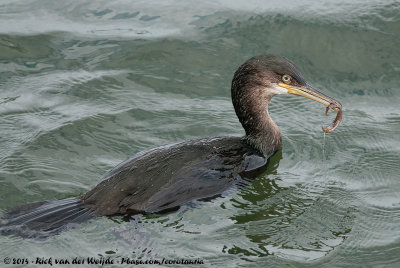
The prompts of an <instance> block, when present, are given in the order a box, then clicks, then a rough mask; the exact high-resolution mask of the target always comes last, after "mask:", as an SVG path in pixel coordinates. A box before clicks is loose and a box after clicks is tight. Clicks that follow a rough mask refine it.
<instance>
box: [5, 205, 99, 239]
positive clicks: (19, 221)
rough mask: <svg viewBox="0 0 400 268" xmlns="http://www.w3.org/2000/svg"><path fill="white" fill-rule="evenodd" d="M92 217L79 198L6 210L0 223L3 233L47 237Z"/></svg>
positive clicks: (26, 236)
mask: <svg viewBox="0 0 400 268" xmlns="http://www.w3.org/2000/svg"><path fill="white" fill-rule="evenodd" d="M92 217H93V211H92V210H90V209H88V208H85V207H84V206H83V202H82V200H81V199H80V198H76V197H75V198H67V199H63V200H53V201H44V202H38V203H31V204H26V205H22V206H20V207H17V208H15V209H12V210H9V211H6V212H5V213H4V215H3V217H2V222H1V224H0V229H1V233H2V234H3V235H8V234H14V235H18V236H21V237H25V238H39V239H40V238H47V237H48V236H51V235H55V234H58V233H60V232H62V231H64V230H66V229H69V228H73V227H74V226H76V225H77V224H79V223H82V222H84V221H87V220H89V219H90V218H92Z"/></svg>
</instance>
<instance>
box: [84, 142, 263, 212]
mask: <svg viewBox="0 0 400 268" xmlns="http://www.w3.org/2000/svg"><path fill="white" fill-rule="evenodd" d="M267 160H268V157H266V156H264V155H263V154H262V153H260V152H258V151H257V150H255V149H253V147H251V146H250V145H249V144H248V143H247V142H246V140H245V139H243V138H239V137H216V138H203V139H197V140H191V141H185V142H181V143H177V144H173V145H168V146H162V147H157V148H155V149H151V150H149V151H146V152H143V153H140V154H138V155H135V156H134V157H133V158H131V159H129V160H127V161H125V162H123V163H121V164H120V165H118V166H117V167H116V168H114V169H113V170H111V171H110V172H109V173H107V174H106V175H105V176H104V177H103V180H102V181H101V182H100V183H99V184H98V185H97V186H96V187H94V188H93V189H92V190H90V191H89V192H87V193H86V194H84V195H83V196H82V197H81V198H82V199H83V201H84V205H85V206H86V207H88V208H90V209H91V210H93V211H94V213H95V215H98V216H100V215H116V214H127V213H130V214H132V213H153V212H160V211H164V210H170V209H173V208H176V207H179V206H180V205H182V204H184V203H186V202H188V201H191V200H196V199H202V198H208V197H212V196H216V195H218V194H219V193H221V192H222V191H224V190H225V189H227V188H228V187H229V186H231V185H232V184H233V183H235V182H237V181H240V180H243V179H244V180H249V179H253V178H254V177H256V176H258V175H260V174H261V173H262V172H263V171H264V170H265V166H266V164H267Z"/></svg>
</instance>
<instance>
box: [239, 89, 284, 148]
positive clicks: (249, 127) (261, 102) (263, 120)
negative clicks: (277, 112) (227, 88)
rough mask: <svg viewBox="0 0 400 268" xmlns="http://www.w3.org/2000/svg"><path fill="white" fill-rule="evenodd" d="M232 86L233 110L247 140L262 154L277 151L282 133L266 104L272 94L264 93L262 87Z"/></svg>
mask: <svg viewBox="0 0 400 268" xmlns="http://www.w3.org/2000/svg"><path fill="white" fill-rule="evenodd" d="M235 86H236V85H235V84H234V87H233V88H232V89H233V90H232V102H233V106H234V107H235V112H236V115H237V117H238V118H239V121H240V123H241V124H242V126H243V128H244V130H245V131H246V139H247V140H248V142H249V143H250V144H251V145H252V146H253V147H254V148H256V149H258V150H259V151H260V152H262V153H263V154H264V155H266V156H268V155H271V154H272V153H274V152H275V151H277V150H278V149H279V148H280V147H281V144H282V135H281V131H280V129H279V127H278V126H277V125H276V124H275V122H274V121H273V120H272V118H271V117H270V115H269V113H268V104H269V101H270V100H271V98H272V95H266V94H264V92H265V91H264V89H263V88H262V87H260V88H257V87H252V88H251V89H249V90H236V89H237V87H235Z"/></svg>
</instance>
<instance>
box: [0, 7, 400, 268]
mask: <svg viewBox="0 0 400 268" xmlns="http://www.w3.org/2000/svg"><path fill="white" fill-rule="evenodd" d="M399 48H400V4H399V2H398V1H361V0H359V1H339V2H336V3H331V2H330V1H322V2H320V3H317V2H315V3H314V2H311V1H306V0H304V1H280V2H279V3H262V2H260V1H251V0H250V1H246V2H234V3H232V1H222V0H221V1H213V2H211V1H205V2H204V3H202V2H198V1H184V2H183V1H182V2H177V1H163V2H162V3H160V2H159V1H135V2H133V3H131V2H129V1H127V0H123V1H116V2H112V3H111V2H109V1H93V2H92V1H86V0H85V1H63V2H61V1H4V0H3V1H0V185H1V187H0V201H1V202H0V209H1V210H5V209H8V208H12V207H15V206H17V205H21V204H25V203H28V202H34V201H42V200H48V199H61V198H67V197H71V196H77V195H80V194H82V193H85V192H86V191H87V190H89V189H90V188H91V187H92V186H94V185H95V184H96V183H97V182H98V180H99V178H100V177H101V176H102V175H103V174H105V173H106V172H107V171H108V170H110V169H111V168H112V167H114V166H115V165H117V164H118V163H120V162H121V161H123V160H125V159H127V158H128V157H130V156H132V155H133V154H134V153H137V152H139V151H142V150H145V149H147V148H150V147H154V146H158V145H163V144H168V143H173V142H177V141H182V140H186V139H192V138H198V137H206V136H218V135H236V136H240V135H243V134H244V131H243V129H242V128H241V126H240V123H239V122H238V120H237V118H236V116H235V113H234V111H233V107H232V104H231V101H230V81H231V79H232V75H233V72H234V71H235V70H236V68H237V67H238V66H239V65H240V64H241V63H242V62H244V61H245V60H246V59H248V58H250V57H251V56H254V55H257V54H262V53H266V52H267V53H275V54H279V55H284V56H286V57H287V58H289V59H291V60H292V61H293V62H295V63H296V64H297V65H298V66H299V67H300V68H301V69H302V71H303V74H304V76H305V78H306V79H307V81H308V82H309V83H310V84H312V85H313V86H314V87H315V88H318V89H319V90H321V91H322V92H324V93H326V94H328V95H329V96H332V97H333V98H335V99H338V100H339V101H341V103H342V104H343V106H344V112H343V117H344V119H343V122H342V124H341V125H340V127H339V128H338V129H337V130H336V131H335V132H333V133H331V134H327V135H326V136H325V137H324V135H323V133H322V130H321V127H322V126H323V125H328V124H330V123H331V121H332V120H333V118H334V116H335V113H334V112H332V113H331V114H330V115H328V117H324V116H323V113H324V110H325V109H324V107H323V106H322V105H320V104H318V103H316V102H312V101H310V100H308V99H304V98H300V97H297V96H277V97H275V98H274V99H273V101H272V104H271V105H270V113H271V116H272V117H273V118H274V120H275V121H276V122H277V124H278V125H279V127H280V128H281V130H282V134H283V146H282V150H281V151H280V152H278V154H276V155H275V156H274V157H273V159H271V164H270V166H269V169H268V171H267V172H266V174H264V175H263V176H261V177H260V178H258V179H257V180H255V181H254V183H253V184H252V185H250V186H249V187H247V188H245V189H242V190H239V191H235V190H234V189H232V190H231V191H229V192H228V193H226V194H225V195H224V197H223V198H218V199H215V200H213V201H212V202H207V203H201V204H200V203H196V204H194V205H193V204H192V205H191V206H185V207H183V208H182V209H181V210H179V211H177V212H174V213H170V214H166V215H153V216H146V217H138V218H135V219H133V220H132V221H128V222H126V221H122V220H121V219H118V218H115V219H108V218H97V219H94V220H92V221H91V222H89V223H87V224H83V225H81V226H78V227H77V228H75V229H73V230H70V231H67V232H64V233H62V234H61V235H58V236H55V237H52V238H50V239H48V240H45V241H33V240H24V239H21V238H18V237H12V236H0V252H1V254H0V266H3V265H4V263H3V259H4V258H5V257H7V256H8V257H10V258H18V257H19V258H30V260H34V259H35V258H36V257H45V258H49V257H53V258H56V257H58V258H69V259H72V258H74V257H83V258H87V257H99V256H110V257H111V258H113V259H118V258H121V257H130V258H133V259H134V258H136V259H137V258H142V259H143V260H146V259H148V260H149V259H162V258H166V259H179V258H188V259H197V258H200V259H202V260H203V261H204V263H205V265H203V266H202V267H210V266H214V265H218V266H220V267H235V266H242V267H249V266H254V267H280V266H293V267H296V266H315V267H345V266H347V267H399V265H400V175H399V174H400V108H399V104H400V49H399ZM10 266H12V265H10ZM116 266H118V265H116ZM14 267H16V265H14ZM40 267H43V266H40ZM64 267H65V266H64ZM81 267H82V266H81Z"/></svg>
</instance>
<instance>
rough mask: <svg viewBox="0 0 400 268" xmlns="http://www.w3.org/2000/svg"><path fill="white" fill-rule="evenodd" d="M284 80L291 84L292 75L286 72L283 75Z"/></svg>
mask: <svg viewBox="0 0 400 268" xmlns="http://www.w3.org/2000/svg"><path fill="white" fill-rule="evenodd" d="M282 81H283V82H284V83H285V84H290V83H291V82H292V78H291V77H290V75H288V74H284V75H282Z"/></svg>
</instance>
